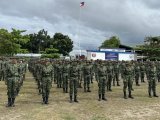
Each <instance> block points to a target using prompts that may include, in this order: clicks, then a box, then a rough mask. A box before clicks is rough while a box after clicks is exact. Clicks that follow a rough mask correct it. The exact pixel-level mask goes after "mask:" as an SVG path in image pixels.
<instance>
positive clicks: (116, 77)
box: [113, 62, 120, 86]
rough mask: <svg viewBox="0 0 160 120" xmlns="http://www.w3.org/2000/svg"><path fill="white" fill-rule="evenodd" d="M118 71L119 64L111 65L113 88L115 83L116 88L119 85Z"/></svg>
mask: <svg viewBox="0 0 160 120" xmlns="http://www.w3.org/2000/svg"><path fill="white" fill-rule="evenodd" d="M119 69H120V67H119V63H118V62H116V63H115V64H114V65H113V71H114V72H113V73H114V75H113V86H115V81H116V82H117V86H120V84H119Z"/></svg>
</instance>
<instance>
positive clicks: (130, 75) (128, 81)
mask: <svg viewBox="0 0 160 120" xmlns="http://www.w3.org/2000/svg"><path fill="white" fill-rule="evenodd" d="M133 79H134V67H133V66H132V64H131V63H129V62H127V63H126V67H125V69H124V79H123V85H124V86H123V93H124V99H127V96H126V89H127V87H128V92H129V95H128V97H129V98H132V99H133V98H134V97H132V94H131V91H132V83H133Z"/></svg>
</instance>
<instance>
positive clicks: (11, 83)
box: [6, 59, 20, 107]
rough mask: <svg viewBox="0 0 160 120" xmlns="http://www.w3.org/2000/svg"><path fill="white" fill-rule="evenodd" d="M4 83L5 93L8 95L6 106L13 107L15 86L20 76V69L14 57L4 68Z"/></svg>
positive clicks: (15, 93)
mask: <svg viewBox="0 0 160 120" xmlns="http://www.w3.org/2000/svg"><path fill="white" fill-rule="evenodd" d="M6 75H7V76H6V85H7V90H8V92H7V95H8V104H7V105H6V107H11V106H12V107H14V102H15V98H16V95H17V90H16V88H17V86H18V84H19V83H18V81H19V77H20V70H19V67H18V64H17V60H16V59H12V60H11V63H10V64H8V66H7V68H6Z"/></svg>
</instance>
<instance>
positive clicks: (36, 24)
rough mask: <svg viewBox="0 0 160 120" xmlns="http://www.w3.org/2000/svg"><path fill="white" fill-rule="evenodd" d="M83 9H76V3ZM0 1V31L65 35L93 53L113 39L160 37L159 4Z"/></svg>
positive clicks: (146, 0) (132, 41)
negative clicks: (15, 29) (106, 40)
mask: <svg viewBox="0 0 160 120" xmlns="http://www.w3.org/2000/svg"><path fill="white" fill-rule="evenodd" d="M82 1H83V2H85V6H84V7H81V8H80V6H79V5H80V2H82ZM82 1H81V0H0V28H6V29H11V28H17V29H26V30H28V33H33V32H37V31H39V30H40V29H45V30H47V31H48V32H49V34H50V35H54V33H56V32H61V33H63V34H66V35H69V37H70V38H71V39H72V40H73V41H74V45H75V49H76V48H77V45H78V43H79V42H78V41H80V45H81V47H82V48H85V49H96V48H97V47H98V46H100V44H101V43H102V41H103V40H105V39H107V38H109V37H111V36H113V35H116V36H118V37H119V38H120V40H121V42H122V44H125V45H131V46H134V45H136V44H142V43H143V40H144V37H145V36H150V35H152V36H155V35H160V1H159V0H82Z"/></svg>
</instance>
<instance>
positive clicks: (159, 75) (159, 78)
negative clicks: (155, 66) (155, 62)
mask: <svg viewBox="0 0 160 120" xmlns="http://www.w3.org/2000/svg"><path fill="white" fill-rule="evenodd" d="M157 78H158V82H160V72H158V74H157Z"/></svg>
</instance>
